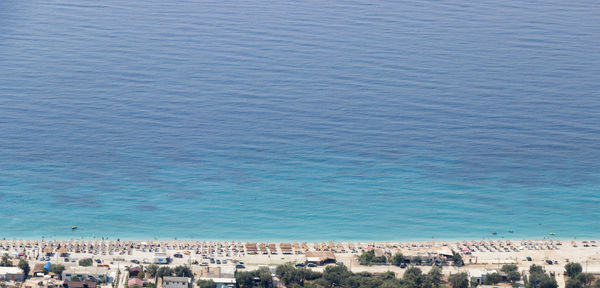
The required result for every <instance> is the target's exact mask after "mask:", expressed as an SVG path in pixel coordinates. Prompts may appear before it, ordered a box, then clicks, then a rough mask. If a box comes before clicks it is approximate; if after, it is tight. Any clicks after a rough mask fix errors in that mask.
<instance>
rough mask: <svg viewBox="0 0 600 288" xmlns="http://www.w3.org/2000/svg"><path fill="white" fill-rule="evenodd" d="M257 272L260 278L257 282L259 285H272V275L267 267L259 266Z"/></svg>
mask: <svg viewBox="0 0 600 288" xmlns="http://www.w3.org/2000/svg"><path fill="white" fill-rule="evenodd" d="M257 272H258V273H257V274H258V278H259V279H260V282H259V284H258V285H259V286H260V287H262V288H268V287H272V286H273V276H271V271H270V270H269V268H266V267H261V268H260V269H258V271H257Z"/></svg>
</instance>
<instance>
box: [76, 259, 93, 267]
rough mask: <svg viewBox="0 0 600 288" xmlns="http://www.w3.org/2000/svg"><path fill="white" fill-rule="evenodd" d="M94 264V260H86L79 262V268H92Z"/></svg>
mask: <svg viewBox="0 0 600 288" xmlns="http://www.w3.org/2000/svg"><path fill="white" fill-rule="evenodd" d="M93 264H94V260H92V258H85V259H81V260H79V266H92V265H93Z"/></svg>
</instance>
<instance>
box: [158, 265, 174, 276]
mask: <svg viewBox="0 0 600 288" xmlns="http://www.w3.org/2000/svg"><path fill="white" fill-rule="evenodd" d="M171 275H173V269H171V268H170V267H169V266H162V267H160V268H158V270H156V276H157V277H159V278H162V277H165V276H171Z"/></svg>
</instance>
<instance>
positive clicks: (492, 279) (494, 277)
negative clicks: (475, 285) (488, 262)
mask: <svg viewBox="0 0 600 288" xmlns="http://www.w3.org/2000/svg"><path fill="white" fill-rule="evenodd" d="M501 281H502V275H500V274H498V273H497V272H494V273H489V274H486V275H485V278H484V280H483V284H485V285H496V284H498V283H500V282H501Z"/></svg>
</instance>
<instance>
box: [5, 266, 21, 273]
mask: <svg viewBox="0 0 600 288" xmlns="http://www.w3.org/2000/svg"><path fill="white" fill-rule="evenodd" d="M21 273H23V271H22V270H21V268H19V267H0V274H21Z"/></svg>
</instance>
